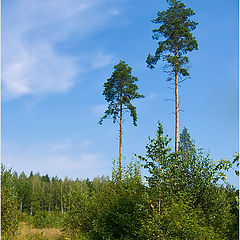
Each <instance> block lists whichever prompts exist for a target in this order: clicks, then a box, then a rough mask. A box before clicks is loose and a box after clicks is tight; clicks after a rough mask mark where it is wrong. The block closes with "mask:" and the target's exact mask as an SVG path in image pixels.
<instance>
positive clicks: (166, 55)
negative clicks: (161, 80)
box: [146, 0, 198, 152]
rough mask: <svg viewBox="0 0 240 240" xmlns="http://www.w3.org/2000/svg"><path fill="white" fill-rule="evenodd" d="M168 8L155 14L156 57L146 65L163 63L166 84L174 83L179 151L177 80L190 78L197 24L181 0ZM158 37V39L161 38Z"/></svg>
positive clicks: (150, 59) (176, 136)
mask: <svg viewBox="0 0 240 240" xmlns="http://www.w3.org/2000/svg"><path fill="white" fill-rule="evenodd" d="M167 2H168V3H169V5H170V7H169V8H168V9H167V10H166V11H162V12H158V16H157V18H156V19H154V20H152V22H153V23H156V24H160V27H159V28H156V29H154V30H153V33H154V35H153V39H154V40H157V41H158V48H157V50H156V52H155V55H150V54H149V55H148V57H147V60H146V63H147V66H148V67H149V68H150V69H153V68H154V65H156V64H157V62H158V60H160V59H161V60H163V61H166V62H167V64H166V65H165V67H166V69H169V71H168V72H169V78H168V79H167V81H170V80H174V82H175V121H176V122H175V151H176V152H177V151H178V142H179V97H178V84H179V78H180V77H185V76H189V72H188V70H187V68H186V65H187V63H188V62H189V60H188V57H187V56H186V54H187V53H188V52H191V51H193V50H197V49H198V44H197V41H196V39H195V37H193V35H192V33H191V32H192V31H193V30H194V29H195V28H196V25H197V23H196V22H194V21H191V20H190V19H189V18H190V17H191V16H192V15H194V14H195V13H194V12H193V10H192V9H191V8H186V7H185V5H184V4H183V3H182V2H181V1H180V0H167ZM160 38H161V39H160Z"/></svg>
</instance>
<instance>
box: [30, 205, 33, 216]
mask: <svg viewBox="0 0 240 240" xmlns="http://www.w3.org/2000/svg"><path fill="white" fill-rule="evenodd" d="M32 214H33V206H32V202H31V212H30V216H32Z"/></svg>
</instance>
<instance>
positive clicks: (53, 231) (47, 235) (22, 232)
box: [9, 222, 66, 240]
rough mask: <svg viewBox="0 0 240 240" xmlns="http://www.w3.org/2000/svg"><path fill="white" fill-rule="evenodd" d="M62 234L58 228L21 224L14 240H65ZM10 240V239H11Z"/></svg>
mask: <svg viewBox="0 0 240 240" xmlns="http://www.w3.org/2000/svg"><path fill="white" fill-rule="evenodd" d="M65 239H66V238H64V236H63V235H62V232H61V231H60V230H59V229H57V228H41V229H38V228H34V227H33V226H31V225H29V224H27V223H25V222H21V223H20V224H19V229H18V232H17V234H16V237H15V238H14V240H65ZM9 240H10V239H9Z"/></svg>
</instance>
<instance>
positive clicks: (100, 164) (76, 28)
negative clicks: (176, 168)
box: [2, 0, 239, 185]
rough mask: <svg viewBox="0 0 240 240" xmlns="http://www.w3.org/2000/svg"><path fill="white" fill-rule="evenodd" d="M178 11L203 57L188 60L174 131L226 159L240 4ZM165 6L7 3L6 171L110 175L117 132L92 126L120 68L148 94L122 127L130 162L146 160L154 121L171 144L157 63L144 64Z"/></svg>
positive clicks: (198, 4)
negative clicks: (186, 16) (193, 25)
mask: <svg viewBox="0 0 240 240" xmlns="http://www.w3.org/2000/svg"><path fill="white" fill-rule="evenodd" d="M184 3H185V4H186V6H188V7H191V8H192V9H193V10H194V11H195V12H196V15H195V16H194V17H193V19H194V20H196V21H197V22H198V23H199V25H198V27H197V29H196V30H195V31H194V35H195V36H196V39H197V41H198V43H199V50H198V51H195V52H193V53H190V54H189V55H188V56H189V58H190V68H189V71H190V74H191V79H188V80H186V81H185V82H184V83H182V85H181V88H180V99H181V109H182V110H183V112H181V114H180V130H182V129H183V127H184V126H186V127H187V128H188V130H189V132H190V133H191V136H192V138H193V139H195V142H196V145H197V147H199V148H204V149H205V152H209V153H210V154H211V157H212V159H213V160H218V159H221V158H227V159H229V160H231V159H232V155H233V154H234V153H235V152H236V151H238V116H239V115H238V1H234V0H230V1H223V0H212V1H207V0H202V1H190V0H185V1H184ZM166 7H167V4H166V1H164V0H148V1H137V0H115V1H110V0H81V1H80V0H68V1H64V0H42V1H37V0H3V1H2V162H3V163H4V164H5V165H6V166H8V167H12V168H13V169H14V170H16V171H18V172H21V171H25V172H27V173H29V171H31V170H33V171H34V172H37V171H38V172H40V173H41V174H46V173H48V174H49V175H51V176H55V175H58V176H59V177H65V176H68V177H71V178H76V177H78V178H86V177H90V178H93V177H95V176H97V175H99V176H101V175H110V174H111V167H112V160H113V158H116V157H117V155H118V137H117V135H118V126H117V125H115V124H113V123H112V121H111V120H105V121H104V122H103V125H99V124H98V120H99V118H100V117H101V116H102V114H103V112H104V110H105V109H106V103H105V100H104V96H103V95H102V91H103V83H104V82H105V81H106V79H107V78H109V77H110V76H111V74H112V71H113V66H114V65H115V64H117V63H118V62H119V60H120V59H121V60H124V61H126V62H127V63H128V64H129V65H130V66H131V67H132V68H133V75H135V76H136V77H138V79H139V82H138V83H139V92H140V93H142V94H144V95H145V98H144V99H143V100H137V101H136V102H135V104H136V107H137V111H138V126H137V127H134V126H133V125H132V124H131V119H130V118H128V117H126V119H125V122H124V135H123V141H124V144H123V154H124V156H126V162H127V161H130V160H131V159H132V158H133V156H134V153H137V154H139V155H144V154H145V146H146V144H147V142H148V136H151V137H154V135H155V132H156V126H157V122H158V121H161V123H162V124H163V127H164V130H165V132H166V133H168V134H169V136H170V137H172V138H174V114H173V112H174V103H173V101H170V100H167V99H173V93H172V90H170V89H169V87H170V85H169V83H167V82H166V81H165V80H166V78H167V76H166V74H164V73H163V71H162V70H163V69H162V67H163V64H162V63H160V64H158V65H157V67H156V68H155V69H154V70H150V69H148V68H147V67H146V63H145V60H146V57H147V55H148V54H149V53H154V51H155V49H156V46H157V45H156V42H154V41H153V40H152V37H151V36H152V29H153V28H154V27H155V25H154V24H153V23H151V20H152V19H154V18H155V17H156V14H157V11H158V10H163V9H166ZM173 142H174V141H173ZM172 146H173V144H172ZM228 177H229V180H230V182H231V183H233V184H235V185H237V184H238V180H237V178H236V177H235V176H234V174H232V173H229V174H228Z"/></svg>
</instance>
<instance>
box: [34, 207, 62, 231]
mask: <svg viewBox="0 0 240 240" xmlns="http://www.w3.org/2000/svg"><path fill="white" fill-rule="evenodd" d="M30 223H32V224H33V225H34V227H36V228H61V227H62V226H63V216H62V214H61V213H60V212H47V211H39V212H37V213H36V215H34V216H33V217H31V218H30Z"/></svg>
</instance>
